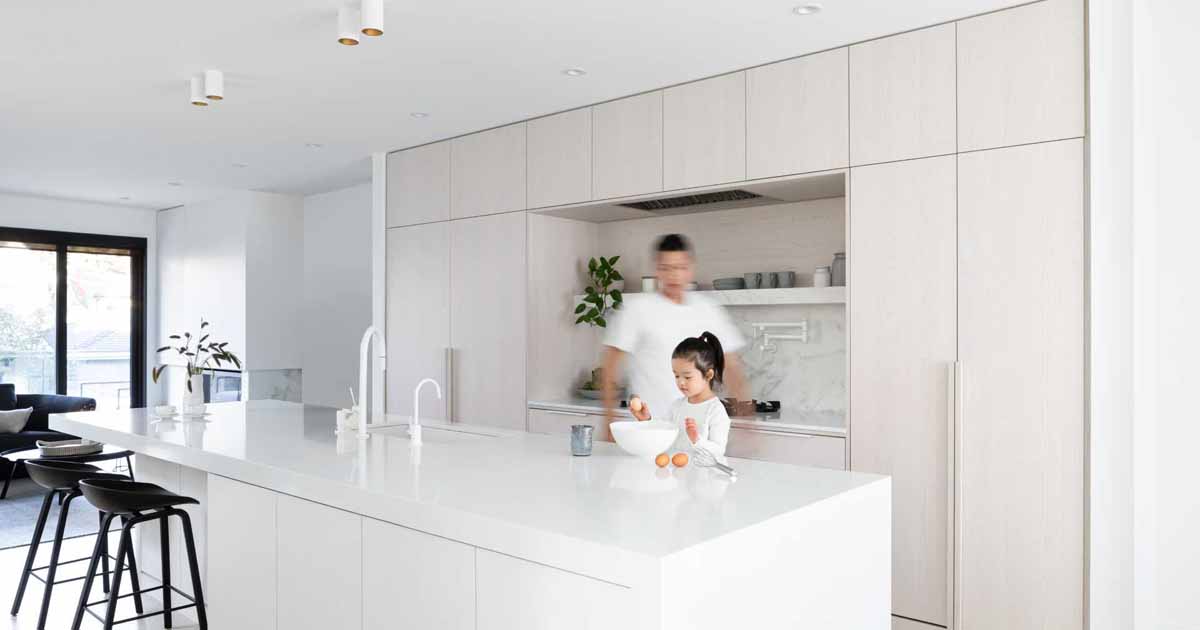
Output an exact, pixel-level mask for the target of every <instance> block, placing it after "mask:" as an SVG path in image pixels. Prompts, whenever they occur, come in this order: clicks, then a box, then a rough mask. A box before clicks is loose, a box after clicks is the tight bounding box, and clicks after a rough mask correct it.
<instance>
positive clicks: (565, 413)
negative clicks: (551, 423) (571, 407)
mask: <svg viewBox="0 0 1200 630" xmlns="http://www.w3.org/2000/svg"><path fill="white" fill-rule="evenodd" d="M542 411H545V412H546V413H553V414H557V415H560V416H575V417H577V418H586V417H588V415H589V414H586V413H581V412H579V411H562V410H559V409H543V410H542Z"/></svg>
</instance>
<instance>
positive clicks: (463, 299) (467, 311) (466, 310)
mask: <svg viewBox="0 0 1200 630" xmlns="http://www.w3.org/2000/svg"><path fill="white" fill-rule="evenodd" d="M526 216H527V213H524V212H513V213H509V214H501V215H496V216H490V217H478V218H474V219H466V220H463V221H451V222H450V223H449V226H450V260H451V263H452V264H451V265H450V343H451V344H452V345H453V347H454V357H453V367H452V368H451V370H450V371H451V373H452V374H451V382H450V393H449V395H450V396H451V397H452V400H451V401H450V405H451V406H452V413H451V415H452V418H451V420H452V421H454V422H463V423H468V424H486V425H492V426H502V427H507V428H512V429H524V428H525V416H526V411H527V410H526V407H527V402H526V398H525V352H526V345H525V339H526V317H525V304H526V302H525V273H526V269H525V234H526V226H525V221H526Z"/></svg>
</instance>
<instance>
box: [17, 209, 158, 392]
mask: <svg viewBox="0 0 1200 630" xmlns="http://www.w3.org/2000/svg"><path fill="white" fill-rule="evenodd" d="M157 220H158V217H157V213H156V211H154V210H142V209H138V208H125V207H122V206H108V205H103V204H96V203H84V202H80V201H67V200H62V199H48V198H43V197H28V196H24V195H12V194H8V193H0V226H4V227H12V228H26V229H34V230H57V231H61V232H83V233H88V234H114V235H118V236H138V237H142V238H145V239H146V304H147V308H146V346H147V348H149V349H150V350H153V349H154V348H157V347H158V344H157V343H155V342H156V341H157V340H158V309H157V308H155V305H156V304H157V303H158V267H157V265H155V263H154V261H155V260H156V259H157V257H158V236H157V229H156V224H157ZM153 361H154V357H153V355H152V354H148V355H147V357H146V392H147V395H146V401H147V403H153V402H154V399H155V398H154V390H153V389H152V387H153V385H152V384H151V383H150V368H151V366H153V365H154V363H153Z"/></svg>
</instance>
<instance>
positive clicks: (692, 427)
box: [683, 418, 700, 444]
mask: <svg viewBox="0 0 1200 630" xmlns="http://www.w3.org/2000/svg"><path fill="white" fill-rule="evenodd" d="M683 427H684V428H685V429H687V436H688V439H689V440H691V441H692V444H695V443H696V442H699V441H700V429H697V428H696V419H695V418H686V419H684V421H683Z"/></svg>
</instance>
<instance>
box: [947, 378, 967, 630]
mask: <svg viewBox="0 0 1200 630" xmlns="http://www.w3.org/2000/svg"><path fill="white" fill-rule="evenodd" d="M947 367H948V368H949V369H948V370H947V372H946V442H947V446H948V450H949V453H947V458H946V467H947V471H946V472H947V475H946V478H947V488H946V490H947V495H946V496H947V502H946V504H947V508H948V509H947V510H946V534H947V536H946V547H947V549H946V586H947V587H948V590H949V592H948V593H947V597H946V608H947V611H946V620H947V624H948V625H949V630H956V629H957V628H961V627H962V624H961V619H960V617H961V615H962V605H961V595H962V532H961V528H962V491H961V487H962V438H963V430H962V424H963V423H962V405H963V396H962V385H963V371H962V370H963V368H962V362H961V361H954V362H952V363H950V364H948V365H947Z"/></svg>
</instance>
